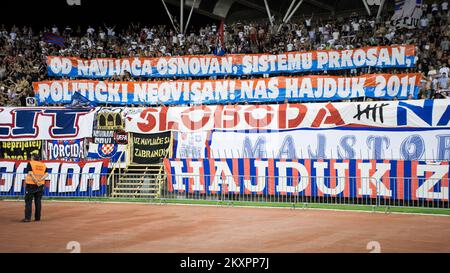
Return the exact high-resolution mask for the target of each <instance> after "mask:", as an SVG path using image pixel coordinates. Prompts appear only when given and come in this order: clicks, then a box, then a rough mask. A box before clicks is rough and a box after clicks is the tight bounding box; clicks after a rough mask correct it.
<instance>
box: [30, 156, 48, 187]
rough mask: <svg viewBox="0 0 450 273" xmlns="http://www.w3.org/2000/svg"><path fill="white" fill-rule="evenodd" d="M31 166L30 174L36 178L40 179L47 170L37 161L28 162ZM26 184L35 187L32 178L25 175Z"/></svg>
mask: <svg viewBox="0 0 450 273" xmlns="http://www.w3.org/2000/svg"><path fill="white" fill-rule="evenodd" d="M30 165H31V172H32V173H33V174H34V176H35V177H36V178H38V179H39V178H41V177H43V176H44V175H45V169H46V168H47V167H46V166H45V164H44V163H42V162H39V161H30ZM25 183H26V184H32V185H36V183H35V182H34V180H33V178H31V175H29V174H28V175H27V178H26V179H25Z"/></svg>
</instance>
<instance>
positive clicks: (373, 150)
mask: <svg viewBox="0 0 450 273" xmlns="http://www.w3.org/2000/svg"><path fill="white" fill-rule="evenodd" d="M210 151H211V152H210V153H211V154H210V157H211V158H275V159H298V158H304V159H317V158H323V159H324V158H326V159H378V160H379V159H383V160H384V159H397V160H450V130H449V128H445V129H419V128H417V129H406V128H393V129H387V128H383V129H382V128H377V129H375V128H372V129H360V128H340V129H326V130H323V129H297V130H288V131H278V132H267V133H260V132H259V133H256V132H255V133H251V132H225V131H215V132H213V133H212V139H211V146H210Z"/></svg>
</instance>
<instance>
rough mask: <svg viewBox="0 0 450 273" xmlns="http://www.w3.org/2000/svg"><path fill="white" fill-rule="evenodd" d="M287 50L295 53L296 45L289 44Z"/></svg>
mask: <svg viewBox="0 0 450 273" xmlns="http://www.w3.org/2000/svg"><path fill="white" fill-rule="evenodd" d="M286 48H287V51H289V52H290V51H293V50H294V45H293V44H292V43H288V44H287V45H286Z"/></svg>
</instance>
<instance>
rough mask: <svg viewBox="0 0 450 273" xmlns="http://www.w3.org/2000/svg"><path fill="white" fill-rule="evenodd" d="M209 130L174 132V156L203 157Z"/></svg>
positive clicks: (205, 154)
mask: <svg viewBox="0 0 450 273" xmlns="http://www.w3.org/2000/svg"><path fill="white" fill-rule="evenodd" d="M209 136H210V133H209V131H203V132H189V133H186V132H176V133H175V134H174V138H175V157H176V158H205V157H206V156H207V153H206V144H207V141H208V140H209Z"/></svg>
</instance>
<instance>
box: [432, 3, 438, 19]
mask: <svg viewBox="0 0 450 273" xmlns="http://www.w3.org/2000/svg"><path fill="white" fill-rule="evenodd" d="M438 11H439V5H438V3H436V2H434V3H433V4H432V5H431V13H432V14H433V16H436V14H437V13H438Z"/></svg>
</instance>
